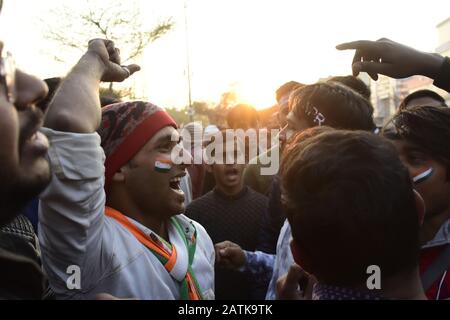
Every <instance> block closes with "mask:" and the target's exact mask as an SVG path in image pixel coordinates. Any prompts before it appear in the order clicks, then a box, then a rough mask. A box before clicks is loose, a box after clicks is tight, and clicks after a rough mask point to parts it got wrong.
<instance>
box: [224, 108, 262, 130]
mask: <svg viewBox="0 0 450 320" xmlns="http://www.w3.org/2000/svg"><path fill="white" fill-rule="evenodd" d="M258 121H259V116H258V112H257V111H256V109H255V108H254V107H252V106H251V105H248V104H238V105H236V106H234V107H233V108H231V109H230V111H228V114H227V123H228V126H229V127H230V128H232V129H248V128H256V127H257V126H258ZM242 123H245V126H246V128H242V126H241V124H242Z"/></svg>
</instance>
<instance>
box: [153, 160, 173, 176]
mask: <svg viewBox="0 0 450 320" xmlns="http://www.w3.org/2000/svg"><path fill="white" fill-rule="evenodd" d="M170 169H172V161H171V160H170V159H163V158H157V159H156V161H155V171H156V172H161V173H168V172H169V171H170Z"/></svg>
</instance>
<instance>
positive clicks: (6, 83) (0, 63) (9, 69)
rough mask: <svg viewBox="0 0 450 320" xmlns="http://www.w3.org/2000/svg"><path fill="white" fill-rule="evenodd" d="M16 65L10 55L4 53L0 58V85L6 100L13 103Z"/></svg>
mask: <svg viewBox="0 0 450 320" xmlns="http://www.w3.org/2000/svg"><path fill="white" fill-rule="evenodd" d="M15 83H16V63H15V61H14V58H13V56H12V55H11V53H9V52H6V53H5V54H2V56H1V58H0V85H1V86H3V88H4V90H5V94H6V99H7V100H8V102H10V103H14V100H15V97H16V87H15Z"/></svg>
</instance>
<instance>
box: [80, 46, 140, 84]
mask: <svg viewBox="0 0 450 320" xmlns="http://www.w3.org/2000/svg"><path fill="white" fill-rule="evenodd" d="M88 53H93V54H96V55H97V56H98V57H99V58H100V59H101V61H102V62H103V64H104V66H105V71H104V73H103V76H102V79H101V80H102V81H104V82H122V81H124V80H125V79H127V78H129V77H130V76H131V75H132V74H133V73H135V72H137V71H139V70H141V68H140V67H139V66H138V65H136V64H131V65H128V66H122V65H120V60H121V58H120V50H119V49H118V48H116V47H115V45H114V42H112V41H110V40H103V39H93V40H91V41H89V45H88Z"/></svg>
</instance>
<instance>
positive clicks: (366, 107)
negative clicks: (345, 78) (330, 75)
mask: <svg viewBox="0 0 450 320" xmlns="http://www.w3.org/2000/svg"><path fill="white" fill-rule="evenodd" d="M289 109H290V110H291V111H292V112H293V113H294V114H295V116H296V117H297V118H299V119H301V118H305V119H306V121H307V123H308V125H309V126H310V127H315V126H317V125H326V126H330V127H333V128H336V129H346V130H367V131H373V130H374V129H375V123H374V122H373V107H372V104H371V103H370V102H369V101H368V100H367V99H366V98H364V97H363V96H362V95H360V94H359V93H357V92H356V91H354V90H352V89H350V88H348V87H347V86H344V85H342V84H340V83H337V82H326V83H315V84H312V85H307V86H304V87H302V88H299V89H296V90H295V91H294V92H293V93H292V94H291V96H290V98H289ZM319 122H320V123H319Z"/></svg>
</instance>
